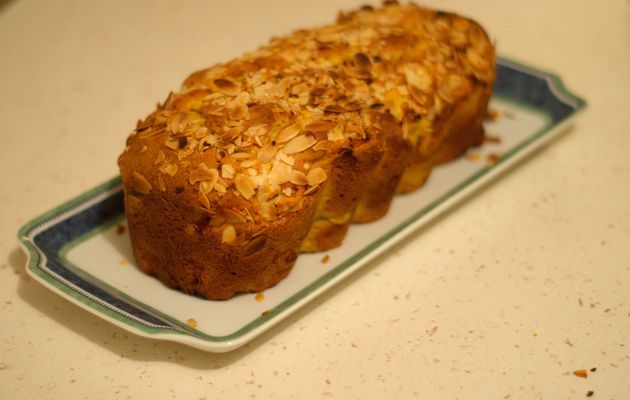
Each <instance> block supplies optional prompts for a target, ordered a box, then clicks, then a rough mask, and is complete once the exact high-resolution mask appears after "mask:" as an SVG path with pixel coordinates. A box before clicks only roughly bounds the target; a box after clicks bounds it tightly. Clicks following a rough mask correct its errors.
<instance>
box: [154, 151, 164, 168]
mask: <svg viewBox="0 0 630 400" xmlns="http://www.w3.org/2000/svg"><path fill="white" fill-rule="evenodd" d="M165 158H166V154H164V152H163V151H162V150H160V151H158V155H157V157H156V158H155V162H154V163H153V165H158V164H159V163H161V162H162V161H164V159H165Z"/></svg>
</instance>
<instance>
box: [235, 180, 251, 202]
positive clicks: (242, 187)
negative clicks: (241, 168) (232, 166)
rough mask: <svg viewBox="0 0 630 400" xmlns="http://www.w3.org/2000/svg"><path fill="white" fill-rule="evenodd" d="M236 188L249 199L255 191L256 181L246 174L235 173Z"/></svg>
mask: <svg viewBox="0 0 630 400" xmlns="http://www.w3.org/2000/svg"><path fill="white" fill-rule="evenodd" d="M234 185H235V186H236V190H238V192H239V193H240V194H241V196H243V197H244V198H246V199H250V198H251V197H252V196H253V195H254V193H256V183H255V182H254V181H253V180H252V179H251V178H250V177H249V176H247V175H244V174H236V175H235V176H234Z"/></svg>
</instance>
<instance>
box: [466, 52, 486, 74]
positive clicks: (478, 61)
mask: <svg viewBox="0 0 630 400" xmlns="http://www.w3.org/2000/svg"><path fill="white" fill-rule="evenodd" d="M466 59H467V60H468V62H469V63H470V65H471V66H472V67H473V68H474V69H476V70H485V69H487V68H489V64H488V61H486V60H485V59H484V58H483V57H482V56H481V54H479V52H478V51H477V50H476V49H475V48H473V47H469V48H468V49H466Z"/></svg>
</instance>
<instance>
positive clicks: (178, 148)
mask: <svg viewBox="0 0 630 400" xmlns="http://www.w3.org/2000/svg"><path fill="white" fill-rule="evenodd" d="M494 57H495V56H494V47H493V45H492V43H491V42H490V41H489V39H488V36H487V35H486V33H485V32H484V30H483V29H482V28H481V27H480V26H479V25H478V24H477V23H475V22H474V21H472V20H470V19H467V18H463V17H460V16H458V15H455V14H451V13H444V12H436V11H432V10H428V9H425V8H422V7H420V6H417V5H412V4H410V5H399V4H397V3H394V2H386V3H385V4H384V5H383V6H382V7H378V8H372V7H369V6H366V7H363V8H361V9H359V10H356V11H351V12H346V13H341V14H340V15H339V17H338V20H337V22H336V23H334V24H331V25H327V26H323V27H320V28H316V29H308V30H300V31H297V32H294V33H292V34H290V35H288V36H285V37H279V38H274V39H273V40H271V41H270V42H269V44H268V45H266V46H264V47H262V48H260V49H258V50H255V51H253V52H250V53H247V54H244V55H243V56H242V57H239V58H236V59H233V60H231V61H229V62H226V63H222V64H218V65H215V66H213V67H210V68H208V69H204V70H201V71H198V72H195V73H193V74H192V75H190V76H189V77H188V78H187V79H186V80H185V81H184V83H183V85H182V87H181V89H180V90H179V91H177V92H175V93H171V94H170V95H169V96H168V98H167V99H166V100H165V101H164V103H163V104H159V105H158V107H157V109H156V110H155V111H154V112H153V113H152V114H150V115H149V116H148V117H146V118H145V119H143V120H141V121H139V122H138V124H137V127H136V129H135V130H134V131H133V132H132V134H131V135H130V136H129V138H128V140H127V147H126V149H125V150H124V152H123V153H122V155H121V156H120V157H119V160H118V164H119V167H120V172H121V176H122V182H123V186H124V196H125V197H124V198H125V212H126V216H127V221H128V227H129V233H130V236H131V243H132V248H133V252H134V256H135V259H136V261H137V263H138V265H139V267H140V268H141V269H142V270H143V271H145V272H146V273H148V274H150V275H153V276H155V277H156V278H157V279H159V280H160V281H162V282H163V283H165V284H166V285H168V286H170V287H173V288H176V289H179V290H181V291H184V292H186V293H190V294H194V295H198V296H201V297H204V298H207V299H214V300H220V299H229V298H230V297H232V296H234V295H235V294H237V293H241V292H252V291H262V290H264V289H266V288H268V287H270V286H273V285H275V284H276V283H278V282H279V281H280V280H281V279H282V278H284V277H285V276H286V275H287V274H288V273H289V271H290V269H291V267H292V266H293V265H294V263H295V261H296V258H297V257H298V254H299V253H301V252H317V251H322V250H326V249H331V248H334V247H336V246H339V245H341V243H342V240H343V238H344V236H345V234H346V231H347V229H348V226H349V224H350V223H359V222H360V223H366V222H369V221H373V220H376V219H378V218H381V217H382V216H383V215H385V214H386V213H387V211H388V208H389V206H390V203H391V200H392V198H393V196H394V195H395V194H397V193H407V192H411V191H414V190H416V189H418V188H419V187H420V186H422V184H423V183H424V182H425V180H426V179H427V177H428V176H429V173H430V171H431V169H432V168H433V167H434V166H435V165H438V164H440V163H444V162H447V161H449V160H451V159H453V158H455V157H458V156H459V155H461V154H462V153H463V152H465V151H466V149H467V148H469V147H470V146H474V145H477V144H479V143H480V142H481V141H482V139H483V128H482V120H483V117H484V115H485V113H486V110H487V105H488V101H489V98H490V95H491V92H492V84H493V81H494V79H495V58H494Z"/></svg>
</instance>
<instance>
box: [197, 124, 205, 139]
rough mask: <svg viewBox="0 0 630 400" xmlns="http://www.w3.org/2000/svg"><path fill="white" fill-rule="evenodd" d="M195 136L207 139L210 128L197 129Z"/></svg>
mask: <svg viewBox="0 0 630 400" xmlns="http://www.w3.org/2000/svg"><path fill="white" fill-rule="evenodd" d="M194 136H195V138H197V139H203V138H205V137H206V136H208V128H206V127H205V126H202V127H200V128H197V130H196V131H195V134H194Z"/></svg>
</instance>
